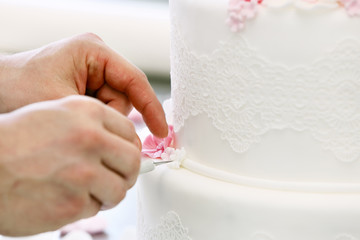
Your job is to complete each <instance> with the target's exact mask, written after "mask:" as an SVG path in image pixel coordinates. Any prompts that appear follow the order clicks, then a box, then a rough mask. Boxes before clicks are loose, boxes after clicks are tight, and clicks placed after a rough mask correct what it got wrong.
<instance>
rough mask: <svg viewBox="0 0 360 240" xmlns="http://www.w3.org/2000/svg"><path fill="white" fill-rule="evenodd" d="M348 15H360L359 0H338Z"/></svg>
mask: <svg viewBox="0 0 360 240" xmlns="http://www.w3.org/2000/svg"><path fill="white" fill-rule="evenodd" d="M339 2H340V4H342V5H344V7H345V9H346V11H347V13H348V14H349V15H350V16H360V0H339Z"/></svg>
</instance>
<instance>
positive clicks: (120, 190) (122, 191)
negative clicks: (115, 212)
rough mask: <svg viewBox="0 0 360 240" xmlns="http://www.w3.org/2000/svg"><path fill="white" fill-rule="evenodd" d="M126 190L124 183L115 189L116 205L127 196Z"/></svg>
mask: <svg viewBox="0 0 360 240" xmlns="http://www.w3.org/2000/svg"><path fill="white" fill-rule="evenodd" d="M126 191H127V190H126V188H125V186H124V184H118V186H117V187H116V190H115V191H114V205H117V204H118V203H120V202H121V201H122V200H123V199H124V198H125V197H126Z"/></svg>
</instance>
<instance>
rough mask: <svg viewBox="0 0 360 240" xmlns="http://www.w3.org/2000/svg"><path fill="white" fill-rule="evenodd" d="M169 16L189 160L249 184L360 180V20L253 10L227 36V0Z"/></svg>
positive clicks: (177, 119)
mask: <svg viewBox="0 0 360 240" xmlns="http://www.w3.org/2000/svg"><path fill="white" fill-rule="evenodd" d="M219 2H220V3H219ZM215 5H216V6H215ZM215 7H216V10H214V9H213V8H215ZM171 11H172V24H173V26H172V34H171V35H172V56H171V60H172V74H171V77H172V100H173V103H174V127H175V131H176V132H177V135H178V138H179V141H178V143H179V145H180V146H181V147H184V148H185V150H186V151H187V153H188V157H189V158H190V159H191V160H192V161H197V162H199V163H202V164H205V165H209V166H211V167H213V168H219V169H221V170H224V171H229V172H231V173H235V174H240V175H245V176H250V177H257V178H269V179H276V180H285V181H323V182H337V181H340V182H349V181H353V180H355V179H356V180H360V174H359V173H360V172H359V170H356V169H359V167H360V163H359V160H360V139H359V134H358V132H360V107H359V106H360V95H359V94H358V93H359V92H360V31H358V30H357V29H360V18H350V17H349V16H348V15H347V14H346V12H345V11H344V9H342V8H340V7H338V8H336V9H333V8H321V9H318V10H317V11H304V10H303V9H299V8H298V7H294V6H293V5H286V6H284V7H283V8H278V9H273V8H266V7H263V6H260V9H259V13H258V15H257V16H256V18H255V19H252V20H251V22H249V23H248V24H247V26H246V27H245V29H243V30H242V31H240V32H237V33H232V32H231V31H230V29H229V26H227V25H226V14H227V1H218V2H216V3H215V2H213V1H209V2H208V1H197V2H196V3H190V2H189V1H172V2H171ZM214 19H216V21H215V20H214ZM207 20H208V21H207ZM207 23H209V24H210V25H211V24H214V25H211V26H212V27H211V28H208V29H210V30H207V29H206V28H205V27H206V25H207ZM267 34H271V35H269V36H267ZM195 143H196V144H195ZM281 144H282V146H281ZM339 165H340V167H339ZM354 166H356V167H357V168H355V169H354Z"/></svg>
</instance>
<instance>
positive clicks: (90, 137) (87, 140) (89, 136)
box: [71, 126, 102, 149]
mask: <svg viewBox="0 0 360 240" xmlns="http://www.w3.org/2000/svg"><path fill="white" fill-rule="evenodd" d="M71 139H72V141H71V142H73V143H74V144H77V145H80V146H81V147H83V148H85V149H87V148H93V147H95V146H97V145H98V143H99V142H101V141H102V137H101V133H100V131H99V130H98V129H96V128H89V127H81V126H80V127H79V126H77V127H75V128H74V129H73V130H72V137H71ZM94 149H95V148H94Z"/></svg>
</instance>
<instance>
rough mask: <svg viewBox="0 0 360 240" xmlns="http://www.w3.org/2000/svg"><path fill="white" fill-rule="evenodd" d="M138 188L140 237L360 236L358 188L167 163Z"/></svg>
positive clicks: (283, 239)
mask: <svg viewBox="0 0 360 240" xmlns="http://www.w3.org/2000/svg"><path fill="white" fill-rule="evenodd" d="M138 190H139V197H138V200H139V205H140V206H139V212H138V217H139V221H138V222H139V226H138V236H140V237H139V239H140V240H155V239H156V240H178V239H184V240H185V239H186V240H188V239H193V240H199V239H201V240H202V239H206V240H219V239H226V240H237V239H247V240H260V239H261V240H289V239H291V240H304V239H306V240H329V239H332V240H356V239H358V236H360V228H359V227H358V222H360V205H359V202H360V194H358V193H353V194H338V193H326V194H320V193H303V192H292V191H277V190H267V189H262V188H253V187H247V186H243V185H238V184H229V183H227V182H223V181H218V180H215V179H213V178H207V177H204V176H201V175H199V174H194V173H192V172H190V171H188V170H186V169H179V170H173V169H169V168H167V167H166V166H162V167H159V168H158V169H157V170H156V171H153V172H151V173H148V174H145V175H142V176H141V177H140V178H139V185H138ZM176 236H181V237H180V238H176Z"/></svg>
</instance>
